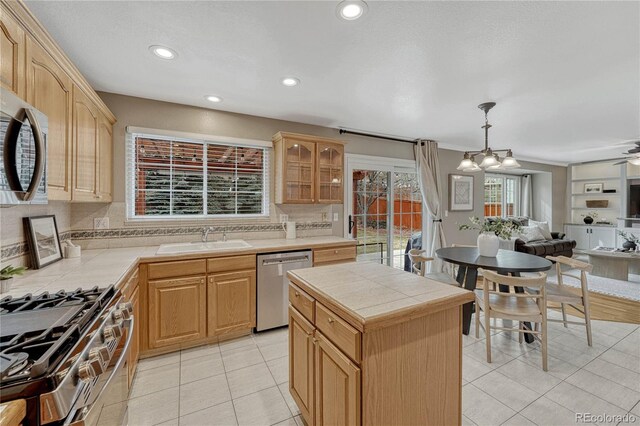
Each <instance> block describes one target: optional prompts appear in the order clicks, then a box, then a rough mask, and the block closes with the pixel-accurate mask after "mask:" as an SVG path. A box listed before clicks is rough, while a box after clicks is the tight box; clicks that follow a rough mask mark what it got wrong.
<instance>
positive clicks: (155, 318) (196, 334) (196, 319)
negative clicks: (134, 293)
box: [148, 275, 207, 348]
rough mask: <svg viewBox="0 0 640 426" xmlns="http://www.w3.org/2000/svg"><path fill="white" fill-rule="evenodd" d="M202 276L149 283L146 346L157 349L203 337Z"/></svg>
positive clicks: (204, 335) (203, 299)
mask: <svg viewBox="0 0 640 426" xmlns="http://www.w3.org/2000/svg"><path fill="white" fill-rule="evenodd" d="M206 291H207V287H206V277H205V276H204V275H199V276H192V277H184V278H170V279H164V280H153V281H149V288H148V297H149V300H148V309H149V312H148V326H149V346H150V347H151V348H159V347H163V346H171V345H176V344H179V343H182V342H188V341H193V340H198V339H202V338H204V337H206V334H207V333H206V328H207V296H206Z"/></svg>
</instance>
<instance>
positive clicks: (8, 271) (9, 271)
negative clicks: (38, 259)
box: [0, 265, 27, 280]
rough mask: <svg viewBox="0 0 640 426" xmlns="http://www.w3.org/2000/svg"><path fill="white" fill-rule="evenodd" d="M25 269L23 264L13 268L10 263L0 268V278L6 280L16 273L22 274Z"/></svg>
mask: <svg viewBox="0 0 640 426" xmlns="http://www.w3.org/2000/svg"><path fill="white" fill-rule="evenodd" d="M26 270H27V268H25V267H24V266H18V267H17V268H14V267H13V266H11V265H7V266H5V267H4V268H2V269H0V280H8V279H11V278H13V277H14V276H16V275H22V274H24V271H26Z"/></svg>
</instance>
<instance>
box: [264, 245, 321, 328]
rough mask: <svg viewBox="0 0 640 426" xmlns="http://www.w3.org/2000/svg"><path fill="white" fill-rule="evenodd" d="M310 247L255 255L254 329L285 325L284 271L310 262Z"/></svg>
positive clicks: (286, 307)
mask: <svg viewBox="0 0 640 426" xmlns="http://www.w3.org/2000/svg"><path fill="white" fill-rule="evenodd" d="M312 256H313V255H312V252H311V250H304V251H293V252H288V253H271V254H259V255H258V283H257V287H258V291H257V293H258V294H257V302H256V303H257V307H256V310H257V312H258V314H257V318H256V331H264V330H268V329H270V328H276V327H282V326H284V325H287V324H288V322H289V320H288V316H289V315H288V312H287V310H288V306H289V300H288V299H289V297H288V290H287V289H288V287H289V280H288V279H287V271H290V270H293V269H301V268H310V267H311V266H313V258H312Z"/></svg>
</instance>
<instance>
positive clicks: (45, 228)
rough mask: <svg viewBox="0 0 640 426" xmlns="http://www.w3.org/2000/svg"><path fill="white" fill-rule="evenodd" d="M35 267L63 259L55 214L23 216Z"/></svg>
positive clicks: (38, 267)
mask: <svg viewBox="0 0 640 426" xmlns="http://www.w3.org/2000/svg"><path fill="white" fill-rule="evenodd" d="M23 221H24V227H25V232H26V234H27V241H28V242H29V250H30V252H31V261H32V268H33V269H40V268H42V267H44V266H47V265H49V264H51V263H53V262H57V261H58V260H60V259H62V247H61V246H60V237H59V236H58V225H57V223H56V217H55V216H54V215H47V216H32V217H25V218H23Z"/></svg>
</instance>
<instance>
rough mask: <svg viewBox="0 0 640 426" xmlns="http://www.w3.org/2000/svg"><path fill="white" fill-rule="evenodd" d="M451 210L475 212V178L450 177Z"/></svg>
mask: <svg viewBox="0 0 640 426" xmlns="http://www.w3.org/2000/svg"><path fill="white" fill-rule="evenodd" d="M449 210H450V211H453V212H464V211H471V210H473V176H465V175H454V174H450V175H449Z"/></svg>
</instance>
